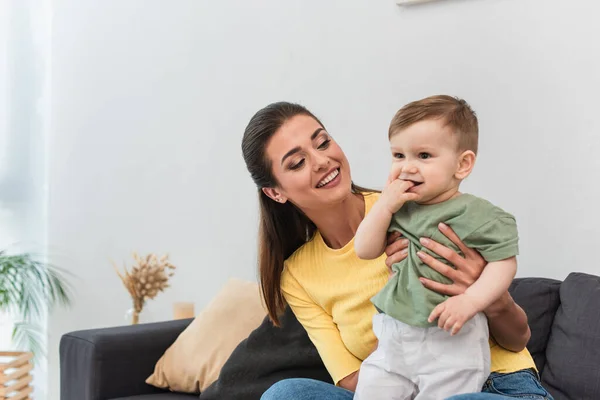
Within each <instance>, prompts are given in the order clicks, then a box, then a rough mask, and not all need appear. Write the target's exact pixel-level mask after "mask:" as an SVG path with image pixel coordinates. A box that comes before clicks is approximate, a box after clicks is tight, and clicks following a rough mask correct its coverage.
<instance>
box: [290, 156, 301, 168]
mask: <svg viewBox="0 0 600 400" xmlns="http://www.w3.org/2000/svg"><path fill="white" fill-rule="evenodd" d="M303 165H304V158H303V159H302V160H300V161H298V162H297V163H296V164H292V165H290V167H289V168H290V169H299V168H301V167H302V166H303Z"/></svg>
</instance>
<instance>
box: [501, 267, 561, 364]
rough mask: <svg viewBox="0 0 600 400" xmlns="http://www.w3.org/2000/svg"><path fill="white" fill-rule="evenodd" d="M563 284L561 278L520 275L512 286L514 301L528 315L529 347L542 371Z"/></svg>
mask: <svg viewBox="0 0 600 400" xmlns="http://www.w3.org/2000/svg"><path fill="white" fill-rule="evenodd" d="M560 284H561V282H560V281H557V280H554V279H546V278H517V279H515V280H514V281H513V283H512V285H511V286H510V289H509V292H510V294H511V296H512V297H513V299H514V300H515V302H516V303H517V304H518V305H520V306H521V307H522V308H523V310H524V311H525V313H526V314H527V319H528V321H529V328H530V329H531V339H530V340H529V343H528V344H527V349H528V350H529V352H530V353H531V355H532V356H533V359H534V361H535V365H536V366H537V368H538V371H539V372H540V373H542V372H543V370H544V366H545V364H546V345H547V343H548V338H549V337H550V329H551V328H552V323H553V322H554V315H555V314H556V310H557V309H558V306H559V305H560V297H559V293H558V292H559V289H560Z"/></svg>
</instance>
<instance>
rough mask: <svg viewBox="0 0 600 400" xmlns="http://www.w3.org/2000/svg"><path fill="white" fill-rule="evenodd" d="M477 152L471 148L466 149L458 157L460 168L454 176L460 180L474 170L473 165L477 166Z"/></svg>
mask: <svg viewBox="0 0 600 400" xmlns="http://www.w3.org/2000/svg"><path fill="white" fill-rule="evenodd" d="M476 158H477V157H476V156H475V153H473V152H472V151H471V150H466V151H464V152H463V153H462V154H461V155H460V156H459V158H458V168H457V169H456V172H455V173H454V177H455V178H456V179H459V180H463V179H465V178H466V177H467V176H469V174H470V173H471V171H473V167H474V166H475V159H476Z"/></svg>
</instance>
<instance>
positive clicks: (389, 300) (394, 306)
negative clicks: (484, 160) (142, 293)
mask: <svg viewBox="0 0 600 400" xmlns="http://www.w3.org/2000/svg"><path fill="white" fill-rule="evenodd" d="M440 222H444V223H446V224H447V225H449V226H450V227H451V228H452V229H453V230H454V232H456V234H457V235H458V237H459V238H461V240H462V241H463V242H464V243H465V245H466V246H467V247H470V248H472V249H474V250H477V251H478V252H479V253H480V254H481V255H482V256H483V258H485V260H486V261H488V262H492V261H499V260H504V259H507V258H510V257H513V256H516V255H517V254H518V252H519V249H518V232H517V225H516V222H515V218H514V217H513V216H512V215H511V214H509V213H507V212H505V211H503V210H502V209H500V208H499V207H496V206H494V205H493V204H491V203H490V202H488V201H487V200H484V199H481V198H478V197H476V196H473V195H470V194H461V195H459V196H457V197H455V198H453V199H450V200H447V201H445V202H442V203H438V204H432V205H420V204H417V203H415V202H408V203H406V204H405V205H404V206H403V207H402V208H401V209H400V210H399V211H398V212H397V213H396V214H394V216H393V217H392V222H391V224H390V227H389V231H390V232H395V231H398V232H401V233H402V234H403V235H404V237H406V238H407V239H408V240H409V246H408V257H406V258H405V259H404V260H402V261H401V262H399V263H396V264H394V265H393V266H392V269H393V270H394V272H396V273H395V274H394V276H393V277H392V278H391V279H390V280H389V282H388V283H387V284H386V285H385V286H384V288H383V289H382V290H381V291H380V292H379V293H378V294H377V295H375V296H374V297H373V298H372V301H373V304H374V305H375V306H376V307H377V308H379V309H380V310H381V311H383V312H384V313H386V314H388V315H389V316H391V317H393V318H396V319H398V320H400V321H402V322H404V323H406V324H408V325H412V326H418V327H430V326H434V325H436V324H437V321H434V322H433V323H429V322H427V318H428V317H429V314H430V313H431V311H432V310H433V309H434V308H435V306H437V305H438V304H439V303H441V302H443V301H444V300H445V299H446V298H447V297H448V296H445V295H441V294H439V293H436V292H434V291H432V290H429V289H426V288H425V287H424V286H423V284H421V282H420V281H419V278H420V277H424V278H429V279H432V280H434V281H437V282H442V283H451V281H450V280H449V279H448V278H446V277H444V276H443V275H441V274H440V273H438V272H436V271H435V270H433V269H432V268H430V267H429V266H428V265H427V264H425V263H424V262H423V261H421V259H420V258H419V257H418V256H417V252H418V251H420V250H423V251H425V252H427V253H428V254H431V255H432V256H434V257H436V258H437V259H439V260H440V261H442V262H445V263H446V264H448V262H447V261H446V260H444V259H442V258H441V257H439V256H437V255H436V254H434V253H432V252H431V251H429V250H427V249H426V248H425V247H423V246H422V245H421V243H420V242H419V238H421V237H425V238H431V239H433V240H435V241H436V242H438V243H441V244H443V245H444V246H447V247H449V248H451V249H454V250H455V251H456V252H457V253H458V254H460V255H463V254H462V252H461V251H460V250H459V249H458V247H457V246H456V245H454V243H452V242H451V241H450V240H449V239H448V238H446V237H445V236H444V235H443V234H442V233H441V232H440V231H439V230H438V224H439V223H440Z"/></svg>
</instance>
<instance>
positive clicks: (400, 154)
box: [394, 153, 404, 159]
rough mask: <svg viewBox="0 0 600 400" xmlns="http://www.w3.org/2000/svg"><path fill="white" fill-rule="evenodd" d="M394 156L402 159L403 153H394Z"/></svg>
mask: <svg viewBox="0 0 600 400" xmlns="http://www.w3.org/2000/svg"><path fill="white" fill-rule="evenodd" d="M394 158H398V159H402V158H404V154H402V153H394Z"/></svg>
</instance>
